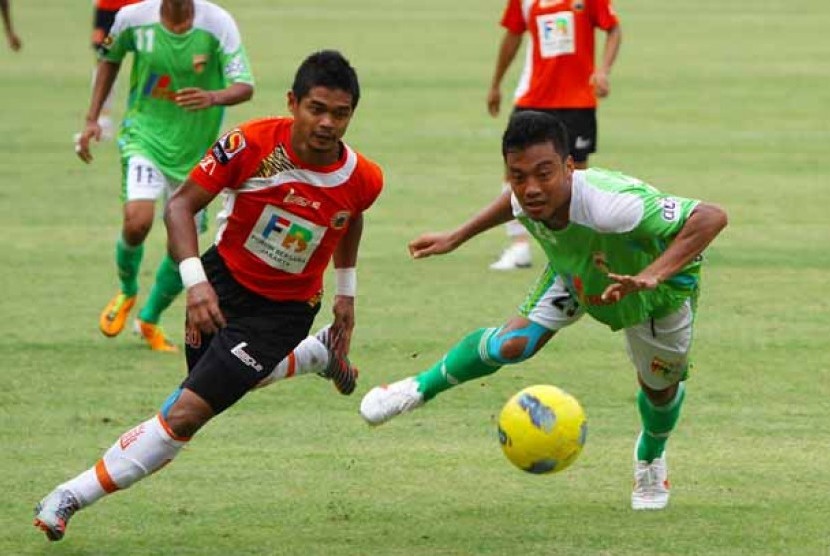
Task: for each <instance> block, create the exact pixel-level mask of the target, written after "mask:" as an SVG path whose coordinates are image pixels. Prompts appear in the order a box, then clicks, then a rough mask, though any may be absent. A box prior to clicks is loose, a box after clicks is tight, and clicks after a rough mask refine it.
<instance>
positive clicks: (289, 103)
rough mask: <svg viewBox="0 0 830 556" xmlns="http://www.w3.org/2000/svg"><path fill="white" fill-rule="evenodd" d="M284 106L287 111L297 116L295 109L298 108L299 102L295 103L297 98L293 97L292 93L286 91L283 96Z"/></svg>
mask: <svg viewBox="0 0 830 556" xmlns="http://www.w3.org/2000/svg"><path fill="white" fill-rule="evenodd" d="M285 99H286V105H287V106H288V111H289V112H291V113H292V114H294V115H295V116H296V115H297V107H298V106H299V102H298V101H297V97H296V96H295V95H294V91H288V93H287V94H286V95H285Z"/></svg>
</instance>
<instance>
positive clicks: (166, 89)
mask: <svg viewBox="0 0 830 556" xmlns="http://www.w3.org/2000/svg"><path fill="white" fill-rule="evenodd" d="M171 81H172V80H171V79H170V76H169V75H159V74H158V73H151V74H150V77H149V78H148V79H147V82H146V83H145V84H144V89H143V90H142V94H143V95H144V96H145V97H151V98H155V99H159V100H169V101H170V102H173V101H174V100H175V98H176V91H174V90H173V89H172V88H171V87H170V83H171Z"/></svg>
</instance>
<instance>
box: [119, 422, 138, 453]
mask: <svg viewBox="0 0 830 556" xmlns="http://www.w3.org/2000/svg"><path fill="white" fill-rule="evenodd" d="M142 434H144V423H141V424H140V425H138V426H137V427H135V428H134V429H130V430H128V431H127V432H125V433H124V434H122V435H121V438H119V439H118V445H119V446H121V449H122V450H126V449H127V448H128V447H129V446H130V444H133V443H134V442H135V441H136V440H138V439H139V437H140V436H141V435H142Z"/></svg>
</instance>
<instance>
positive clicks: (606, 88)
mask: <svg viewBox="0 0 830 556" xmlns="http://www.w3.org/2000/svg"><path fill="white" fill-rule="evenodd" d="M590 83H591V86H592V87H593V88H594V94H596V95H597V97H599V98H605V97H607V96H608V93H610V92H611V85H610V83H608V74H607V73H605V72H602V71H597V72H594V74H593V75H592V76H591V81H590Z"/></svg>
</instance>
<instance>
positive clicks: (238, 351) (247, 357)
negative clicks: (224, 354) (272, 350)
mask: <svg viewBox="0 0 830 556" xmlns="http://www.w3.org/2000/svg"><path fill="white" fill-rule="evenodd" d="M247 345H248V342H239V343H238V344H236V346H234V347H233V349H231V353H232V354H233V355H234V356H235V357H236V358H237V359H239V360H240V361H242V363H244V364H245V365H247V366H248V367H251V368H252V369H253V370H255V371H256V372H258V373H261V372H262V370H263V369H264V367H263V366H262V365H260V363H259V362H258V361H257V360H256V359H254V357H253V356H252V355H251V354H249V353H248V352H247V351H245V349H244V348H245V346H247Z"/></svg>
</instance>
